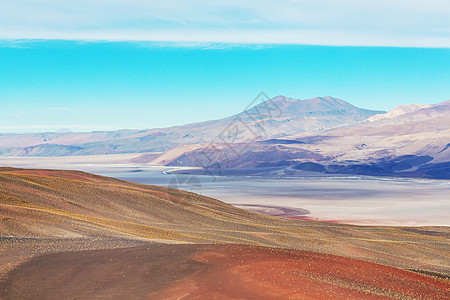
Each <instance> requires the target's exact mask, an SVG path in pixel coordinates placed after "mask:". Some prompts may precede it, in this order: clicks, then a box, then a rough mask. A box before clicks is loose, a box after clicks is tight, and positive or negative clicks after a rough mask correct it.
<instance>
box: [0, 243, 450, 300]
mask: <svg viewBox="0 0 450 300" xmlns="http://www.w3.org/2000/svg"><path fill="white" fill-rule="evenodd" d="M1 288H2V291H3V292H2V294H1V295H2V296H3V298H4V299H87V298H92V299H94V298H95V299H98V298H101V299H105V298H106V299H111V298H114V299H317V298H321V299H323V298H329V299H349V298H352V299H386V298H394V299H448V298H449V297H450V290H449V283H448V281H446V280H444V279H438V278H433V277H429V276H425V275H420V274H417V273H413V272H409V271H405V270H400V269H397V268H393V267H388V266H384V265H380V264H375V263H371V262H367V261H363V260H358V259H352V258H347V257H342V256H336V255H329V254H321V253H317V252H310V251H298V250H289V249H280V248H270V247H260V246H249V245H230V244H226V245H201V244H196V245H153V246H150V247H149V246H141V247H133V248H125V249H112V250H91V251H78V252H68V253H67V252H66V253H59V254H50V255H44V256H41V257H38V258H34V259H32V260H30V261H29V262H27V263H25V264H23V265H21V266H20V267H18V268H17V269H15V270H14V271H12V272H11V273H10V274H9V277H8V279H7V280H6V281H5V282H4V283H3V286H2V287H1Z"/></svg>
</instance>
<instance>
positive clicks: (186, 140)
mask: <svg viewBox="0 0 450 300" xmlns="http://www.w3.org/2000/svg"><path fill="white" fill-rule="evenodd" d="M380 113H384V112H381V111H372V110H367V109H362V108H358V107H356V106H353V105H351V104H349V103H347V102H345V101H343V100H340V99H337V98H333V97H317V98H313V99H306V100H299V99H293V98H288V97H284V96H278V97H275V98H272V99H267V100H266V101H264V102H262V103H259V104H256V105H255V106H253V107H250V108H248V109H247V110H245V111H243V112H241V113H238V114H236V115H234V116H230V117H227V118H223V119H219V120H211V121H206V122H199V123H193V124H187V125H183V126H175V127H169V128H159V129H146V130H118V131H103V132H85V133H71V132H68V131H66V130H65V131H64V132H56V133H30V134H2V135H0V155H7V156H70V155H102V154H115V153H146V152H161V151H167V150H169V149H171V148H174V147H177V146H180V145H189V144H198V143H211V142H215V143H217V142H224V143H230V142H233V143H235V142H248V141H253V140H265V139H271V138H281V137H286V136H289V135H295V134H300V133H306V132H320V131H323V130H328V129H331V128H334V127H337V126H343V125H351V124H355V123H357V122H361V121H363V120H366V119H367V118H369V117H371V116H373V115H376V114H380ZM230 134H231V135H230Z"/></svg>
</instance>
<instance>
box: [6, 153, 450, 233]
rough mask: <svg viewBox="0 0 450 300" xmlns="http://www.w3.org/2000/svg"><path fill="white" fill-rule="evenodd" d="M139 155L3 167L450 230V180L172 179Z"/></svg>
mask: <svg viewBox="0 0 450 300" xmlns="http://www.w3.org/2000/svg"><path fill="white" fill-rule="evenodd" d="M138 155H139V154H121V155H108V156H78V157H56V158H52V157H44V158H31V157H25V158H24V157H20V158H14V157H1V158H0V165H1V166H11V167H26V168H54V169H73V170H82V171H87V172H92V173H95V174H99V175H106V176H111V177H115V178H119V179H125V180H129V181H134V182H138V183H146V184H154V185H161V186H170V187H174V188H179V189H183V190H188V191H193V192H196V193H200V194H203V195H206V196H210V197H213V198H217V199H220V200H222V201H224V202H227V203H230V204H233V205H236V206H240V207H242V208H246V209H252V210H256V211H259V212H263V213H268V214H275V215H283V213H284V212H287V211H288V213H286V216H288V217H298V218H303V219H311V220H315V219H317V220H326V221H332V222H339V223H349V224H366V225H397V226H402V225H403V226H414V225H417V226H434V225H436V226H437V225H439V226H450V220H449V219H448V215H450V197H449V195H450V181H448V180H426V179H414V178H408V179H403V178H379V177H369V176H339V177H302V178H263V177H249V176H245V177H244V176H233V177H228V176H226V177H217V176H216V177H211V176H194V175H192V176H191V175H172V174H163V173H162V172H164V171H168V170H173V169H174V168H167V167H154V166H147V165H144V164H138V163H134V164H133V163H129V161H130V160H131V159H132V158H134V157H137V156H138ZM174 179H177V180H174ZM295 211H296V212H295Z"/></svg>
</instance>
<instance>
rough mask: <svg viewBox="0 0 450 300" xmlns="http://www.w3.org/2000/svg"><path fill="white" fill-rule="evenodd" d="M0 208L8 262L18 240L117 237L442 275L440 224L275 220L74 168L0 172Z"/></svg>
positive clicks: (445, 268)
mask: <svg viewBox="0 0 450 300" xmlns="http://www.w3.org/2000/svg"><path fill="white" fill-rule="evenodd" d="M0 211H1V213H2V214H1V219H0V237H2V238H1V243H0V245H1V249H0V250H2V251H3V253H5V254H7V256H8V257H9V258H10V259H12V260H13V259H15V256H14V249H15V247H16V246H17V245H19V246H20V245H22V244H23V243H25V242H26V243H29V245H30V247H32V245H33V243H35V241H36V242H37V243H39V242H41V241H42V240H44V239H45V240H46V241H49V242H48V243H47V244H49V245H50V244H51V243H53V242H54V243H61V242H60V240H61V239H65V240H66V242H64V243H62V244H68V243H69V244H70V240H71V241H78V240H96V239H110V240H111V239H121V240H136V241H139V242H142V241H149V242H150V241H157V242H164V243H174V242H175V243H179V242H189V243H238V244H247V245H261V246H274V247H282V248H291V249H301V250H310V251H319V252H324V253H330V254H337V255H345V256H349V257H354V258H361V259H366V260H370V261H373V262H378V263H382V264H386V265H391V266H397V267H401V268H406V269H411V268H412V269H423V270H428V271H436V272H441V273H450V268H449V264H448V262H449V261H450V257H449V254H448V249H449V245H450V243H449V239H448V237H449V230H448V228H446V227H421V228H411V227H382V226H380V227H374V226H352V225H344V224H331V223H321V222H311V221H301V220H293V219H286V218H284V219H283V218H276V217H270V216H265V215H261V214H257V213H252V212H250V211H246V210H242V209H239V208H236V207H233V206H231V205H228V204H225V203H223V202H220V201H218V200H216V199H212V198H208V197H205V196H201V195H197V194H193V193H189V192H184V191H179V190H175V189H170V188H165V187H157V186H149V185H142V184H136V183H130V182H125V181H121V180H117V179H113V178H107V177H101V176H96V175H91V174H88V173H84V172H78V171H55V170H25V169H13V168H2V169H0ZM121 246H123V244H121ZM52 251H53V250H51V251H50V250H49V251H46V250H45V249H43V250H42V251H41V252H40V253H45V252H52ZM34 254H36V253H34ZM3 262H4V263H10V262H8V259H5V260H3Z"/></svg>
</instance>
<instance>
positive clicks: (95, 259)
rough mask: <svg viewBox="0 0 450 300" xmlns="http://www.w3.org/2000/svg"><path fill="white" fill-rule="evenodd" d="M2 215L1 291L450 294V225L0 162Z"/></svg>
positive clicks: (43, 294) (39, 295) (42, 294)
mask: <svg viewBox="0 0 450 300" xmlns="http://www.w3.org/2000/svg"><path fill="white" fill-rule="evenodd" d="M0 213H1V215H0V253H1V255H0V278H1V281H0V285H1V292H0V299H3V298H6V299H30V298H33V299H68V298H69V299H70V298H73V299H77V298H78V299H86V298H104V299H124V298H126V297H128V298H130V299H136V298H137V299H139V298H149V299H164V298H168V299H171V298H173V299H182V298H184V297H185V298H209V299H210V298H213V299H214V298H217V299H232V298H253V299H255V298H256V299H265V298H267V299H273V298H286V299H288V298H289V297H290V298H291V299H305V298H306V299H308V298H333V299H340V298H346V299H348V298H363V299H367V298H371V297H372V298H386V297H387V298H394V299H448V298H449V297H450V295H449V289H450V284H449V281H448V275H449V274H450V264H449V261H450V257H449V256H450V255H449V248H450V247H449V246H450V243H449V234H450V232H449V229H448V228H447V227H387V226H354V225H345V224H334V223H323V222H314V221H304V220H295V219H290V218H278V217H272V216H267V215H262V214H258V213H254V212H250V211H247V210H243V209H239V208H236V207H233V206H231V205H228V204H225V203H223V202H220V201H218V200H216V199H212V198H208V197H205V196H201V195H197V194H193V193H189V192H184V191H179V190H175V189H170V188H165V187H158V186H149V185H142V184H136V183H130V182H126V181H121V180H117V179H113V178H108V177H102V176H96V175H92V174H88V173H84V172H78V171H55V170H24V169H14V168H0ZM180 243H183V244H184V245H173V244H180ZM163 244H164V245H163ZM170 244H171V245H170ZM133 246H134V247H133ZM260 246H266V247H260ZM130 247H131V248H130ZM79 250H84V251H79ZM56 252H59V253H57V254H55V253H56ZM319 252H320V253H319ZM42 254H45V255H43V256H40V255H42ZM402 269H403V270H402ZM411 270H413V271H414V272H411ZM420 273H421V274H420Z"/></svg>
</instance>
